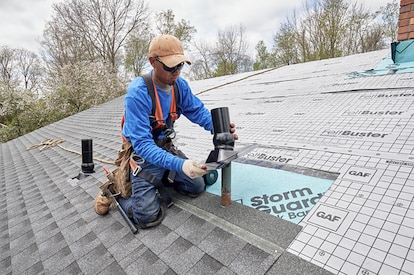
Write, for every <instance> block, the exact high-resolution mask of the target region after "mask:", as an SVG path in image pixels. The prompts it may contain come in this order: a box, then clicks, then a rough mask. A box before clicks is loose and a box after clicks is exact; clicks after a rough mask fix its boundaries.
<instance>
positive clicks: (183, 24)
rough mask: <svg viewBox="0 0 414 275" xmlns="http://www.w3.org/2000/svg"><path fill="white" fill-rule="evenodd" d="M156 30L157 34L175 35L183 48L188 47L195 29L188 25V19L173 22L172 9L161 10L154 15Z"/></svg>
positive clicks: (195, 31)
mask: <svg viewBox="0 0 414 275" xmlns="http://www.w3.org/2000/svg"><path fill="white" fill-rule="evenodd" d="M155 20H156V31H157V32H158V33H159V34H170V35H174V36H175V37H177V38H178V39H179V40H180V41H181V43H182V44H183V47H184V48H185V49H187V48H188V46H189V43H190V42H191V40H192V39H193V36H194V34H195V33H197V30H196V28H195V27H193V26H191V25H190V22H189V21H186V20H184V19H181V20H180V21H178V22H175V15H174V13H173V11H172V10H170V9H169V10H167V11H162V12H160V13H157V14H156V15H155Z"/></svg>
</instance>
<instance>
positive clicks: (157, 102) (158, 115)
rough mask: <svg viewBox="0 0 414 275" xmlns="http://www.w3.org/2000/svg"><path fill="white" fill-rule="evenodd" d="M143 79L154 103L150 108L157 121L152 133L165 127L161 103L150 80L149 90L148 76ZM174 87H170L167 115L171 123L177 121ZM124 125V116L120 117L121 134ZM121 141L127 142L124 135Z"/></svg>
mask: <svg viewBox="0 0 414 275" xmlns="http://www.w3.org/2000/svg"><path fill="white" fill-rule="evenodd" d="M143 78H144V80H146V81H145V84H146V85H147V90H148V93H149V95H150V97H151V100H152V101H155V103H154V102H153V103H152V106H153V110H152V112H153V115H154V116H155V120H156V121H157V125H156V126H155V127H154V128H153V129H152V130H153V131H154V130H155V129H159V128H163V127H165V123H164V117H163V113H162V108H161V103H160V99H159V97H158V93H157V87H156V86H155V83H154V82H153V81H152V79H151V82H152V88H153V89H151V86H149V85H148V84H149V83H148V76H145V77H144V76H143ZM146 78H147V79H146ZM176 87H177V85H176V84H174V85H173V86H172V87H171V93H172V94H171V105H170V114H169V115H170V117H171V121H172V122H174V121H176V120H177V119H178V113H177V100H176V92H177V93H178V90H177V91H176V90H175V89H176ZM154 107H155V108H154ZM154 109H155V110H154ZM124 123H125V115H123V116H122V120H121V132H122V129H123V127H124ZM122 141H123V142H126V141H127V140H126V138H125V137H124V135H122Z"/></svg>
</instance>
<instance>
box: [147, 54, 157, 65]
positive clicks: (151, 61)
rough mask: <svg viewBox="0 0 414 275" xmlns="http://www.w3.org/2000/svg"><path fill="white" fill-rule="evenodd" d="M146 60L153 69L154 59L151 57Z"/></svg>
mask: <svg viewBox="0 0 414 275" xmlns="http://www.w3.org/2000/svg"><path fill="white" fill-rule="evenodd" d="M148 59H149V62H150V64H151V66H152V67H154V62H155V61H156V60H155V58H154V57H153V56H150V57H149V58H148Z"/></svg>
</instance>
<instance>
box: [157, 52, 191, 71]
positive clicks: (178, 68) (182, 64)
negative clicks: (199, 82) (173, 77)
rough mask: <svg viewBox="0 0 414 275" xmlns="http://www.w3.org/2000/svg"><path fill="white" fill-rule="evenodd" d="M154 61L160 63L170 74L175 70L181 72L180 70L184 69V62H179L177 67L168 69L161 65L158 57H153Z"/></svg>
mask: <svg viewBox="0 0 414 275" xmlns="http://www.w3.org/2000/svg"><path fill="white" fill-rule="evenodd" d="M155 60H157V61H158V62H160V63H161V64H162V67H163V68H164V70H166V71H167V72H170V73H174V72H175V71H177V70H179V71H181V69H182V68H183V67H184V62H181V63H180V64H178V65H177V66H174V67H172V68H170V67H168V66H167V65H165V64H164V63H162V61H161V60H160V58H159V57H158V56H156V57H155Z"/></svg>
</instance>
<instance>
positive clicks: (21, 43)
mask: <svg viewBox="0 0 414 275" xmlns="http://www.w3.org/2000/svg"><path fill="white" fill-rule="evenodd" d="M66 1H67V0H66ZM353 1H355V0H353ZM356 1H357V2H361V3H363V5H364V6H365V7H366V8H367V9H368V10H370V11H372V12H374V11H376V10H378V9H379V8H380V7H381V6H385V5H386V4H387V3H390V2H392V0H356ZM59 2H62V0H35V1H34V0H18V1H14V0H0V47H1V46H8V47H10V48H24V49H27V50H30V51H32V52H35V53H38V52H39V51H40V43H39V41H40V40H41V38H42V35H43V30H44V28H45V26H46V22H47V21H49V20H50V19H51V15H52V4H53V3H59ZM145 2H146V3H148V5H149V8H150V10H151V11H152V12H153V14H154V13H158V12H161V11H166V10H168V9H171V10H173V13H174V15H175V19H176V21H179V20H181V19H184V20H186V21H189V24H190V25H191V26H194V27H195V28H196V29H197V33H196V35H195V41H199V40H206V41H215V40H216V38H217V34H218V32H219V31H220V30H224V29H225V28H226V27H229V26H239V25H240V24H241V25H242V26H244V27H245V31H246V36H247V38H248V41H249V45H250V46H249V48H250V49H249V50H250V51H251V52H253V51H254V47H255V45H256V44H257V42H258V41H259V40H263V41H264V42H265V43H266V45H268V46H269V47H270V46H271V45H272V44H273V40H272V39H273V36H274V34H275V33H276V32H277V30H278V28H279V26H280V24H281V23H283V22H284V21H285V20H286V18H287V17H288V16H291V15H292V13H293V11H294V10H295V9H297V10H298V9H300V8H301V7H302V6H303V0H288V1H284V0H219V1H217V0H175V1H172V0H146V1H145Z"/></svg>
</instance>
